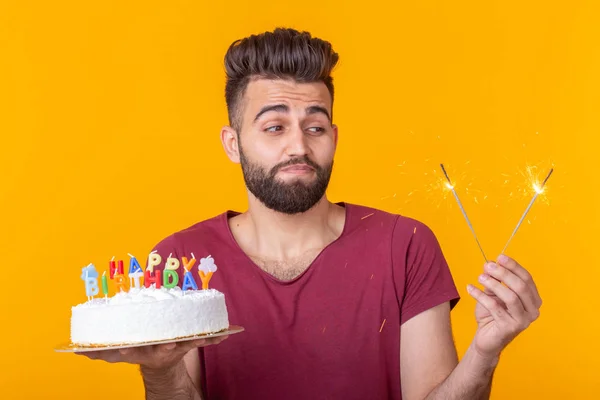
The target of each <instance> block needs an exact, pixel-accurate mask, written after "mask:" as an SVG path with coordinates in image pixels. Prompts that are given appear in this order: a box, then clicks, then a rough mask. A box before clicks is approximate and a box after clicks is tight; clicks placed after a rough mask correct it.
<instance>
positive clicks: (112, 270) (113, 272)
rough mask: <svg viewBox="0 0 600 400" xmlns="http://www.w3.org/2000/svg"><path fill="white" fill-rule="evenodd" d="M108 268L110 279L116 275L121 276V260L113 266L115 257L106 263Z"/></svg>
mask: <svg viewBox="0 0 600 400" xmlns="http://www.w3.org/2000/svg"><path fill="white" fill-rule="evenodd" d="M108 266H109V271H110V279H114V277H115V275H116V274H121V275H123V273H124V272H123V260H119V261H117V264H116V265H115V257H113V258H112V259H111V260H110V261H109V262H108Z"/></svg>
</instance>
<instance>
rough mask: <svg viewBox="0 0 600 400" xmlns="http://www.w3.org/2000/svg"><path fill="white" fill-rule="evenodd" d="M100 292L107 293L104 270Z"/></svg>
mask: <svg viewBox="0 0 600 400" xmlns="http://www.w3.org/2000/svg"><path fill="white" fill-rule="evenodd" d="M102 293H104V295H105V296H107V295H108V280H107V279H106V271H104V272H103V273H102Z"/></svg>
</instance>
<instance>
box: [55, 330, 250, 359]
mask: <svg viewBox="0 0 600 400" xmlns="http://www.w3.org/2000/svg"><path fill="white" fill-rule="evenodd" d="M243 330H244V328H243V327H241V326H237V325H230V326H229V328H228V329H226V330H224V331H221V332H216V333H207V334H201V335H193V336H186V337H180V338H176V339H166V340H155V341H150V342H142V343H120V344H113V345H105V346H102V345H94V346H82V345H74V344H72V343H64V344H60V345H58V346H56V347H55V348H54V351H56V352H57V353H85V352H89V351H102V350H116V349H127V348H130V347H143V346H154V345H157V344H166V343H178V342H188V341H190V340H198V339H211V338H215V337H219V336H227V335H233V334H236V333H240V332H242V331H243Z"/></svg>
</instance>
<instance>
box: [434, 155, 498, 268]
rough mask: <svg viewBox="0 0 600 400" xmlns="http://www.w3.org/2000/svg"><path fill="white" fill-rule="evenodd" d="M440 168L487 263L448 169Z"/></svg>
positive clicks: (442, 165)
mask: <svg viewBox="0 0 600 400" xmlns="http://www.w3.org/2000/svg"><path fill="white" fill-rule="evenodd" d="M440 167H442V172H443V173H444V175H445V176H446V179H447V180H448V184H447V185H446V187H447V188H448V189H450V190H451V191H452V194H453V195H454V198H455V199H456V202H457V203H458V208H460V211H462V214H463V216H464V217H465V220H466V221H467V225H469V229H471V232H472V233H473V237H474V238H475V241H476V242H477V246H478V247H479V250H480V251H481V254H482V255H483V259H484V260H485V262H486V263H487V262H488V258H487V257H486V255H485V252H484V251H483V247H481V243H479V239H478V238H477V234H476V233H475V229H474V228H473V225H472V224H471V221H470V220H469V217H468V216H467V212H466V211H465V208H464V207H463V205H462V203H461V201H460V199H459V198H458V194H456V190H454V185H452V181H451V180H450V177H449V176H448V173H447V172H446V168H444V164H440Z"/></svg>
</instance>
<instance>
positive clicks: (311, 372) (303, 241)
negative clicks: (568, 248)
mask: <svg viewBox="0 0 600 400" xmlns="http://www.w3.org/2000/svg"><path fill="white" fill-rule="evenodd" d="M337 60H338V55H337V54H336V53H335V52H334V51H333V49H332V47H331V45H330V44H329V43H328V42H325V41H323V40H320V39H318V38H313V37H311V35H310V34H309V33H306V32H302V33H301V32H298V31H295V30H291V29H276V30H275V31H273V32H266V33H263V34H261V35H256V36H255V35H253V36H250V37H248V38H245V39H243V40H239V41H236V42H234V43H233V44H232V46H231V47H230V48H229V50H228V52H227V55H226V57H225V66H226V71H227V84H226V90H225V92H226V100H227V107H228V111H229V120H230V126H227V127H224V128H223V129H222V131H221V141H222V144H223V148H224V149H225V152H226V153H227V156H228V157H229V158H230V159H231V161H233V162H236V163H240V164H241V166H242V171H243V175H244V180H245V183H246V186H247V189H248V200H249V207H248V210H247V211H246V212H244V213H236V212H232V211H229V212H226V213H223V214H222V215H220V216H217V217H215V218H213V219H210V220H207V221H203V222H200V223H198V224H196V225H194V226H192V227H190V228H188V229H185V230H183V231H181V232H177V233H175V234H174V235H171V236H169V237H168V238H166V239H165V240H163V241H162V242H161V243H159V244H158V245H157V246H156V250H158V251H159V252H160V253H162V254H169V253H173V254H174V255H175V256H177V257H181V256H189V254H191V253H195V254H201V255H208V254H211V255H212V256H213V257H214V259H215V260H216V262H217V264H218V265H219V273H218V274H215V275H214V277H213V279H212V280H211V287H213V288H215V289H217V290H220V291H222V292H224V293H225V296H226V301H227V305H228V309H229V315H230V320H231V321H232V322H233V323H235V324H239V325H242V326H244V327H245V332H243V333H240V334H237V335H234V336H232V337H230V338H229V339H228V340H226V341H224V342H223V343H220V342H222V341H223V339H212V340H198V341H196V342H193V343H180V344H171V345H162V346H151V347H143V348H139V349H127V350H120V351H114V352H98V353H95V354H92V355H91V357H92V358H102V359H104V360H106V361H110V362H128V363H135V364H139V365H140V366H141V372H142V375H143V380H144V385H145V388H146V397H147V398H148V399H202V398H205V399H302V400H305V399H346V400H347V399H361V400H363V399H401V398H402V399H407V400H421V399H445V400H448V399H484V398H488V397H489V392H490V387H491V380H492V374H493V372H494V369H495V367H496V365H497V363H498V359H499V356H500V353H501V351H502V350H503V349H504V348H505V347H506V345H507V344H508V343H509V342H510V341H511V340H512V339H513V338H514V337H515V336H516V335H518V334H519V333H520V332H521V331H523V330H524V329H525V328H527V326H529V324H530V323H531V322H532V321H534V320H535V319H536V318H537V317H538V315H539V311H538V310H539V308H540V306H541V300H540V297H539V295H538V292H537V289H536V287H535V284H534V282H533V281H532V279H531V276H530V275H529V273H528V272H527V271H526V270H525V269H524V268H523V267H521V266H520V265H519V264H518V263H517V262H516V261H514V260H512V259H511V258H508V257H506V256H504V255H502V256H500V257H499V258H498V260H497V262H490V263H487V264H486V265H485V266H484V273H483V274H482V275H481V276H480V277H479V282H480V283H481V284H482V285H483V287H484V291H482V290H480V289H477V288H476V287H474V286H469V287H468V291H469V294H470V295H471V296H473V297H474V298H475V299H476V300H477V307H476V312H475V313H476V318H477V322H478V329H477V332H476V333H475V336H474V339H473V342H472V344H471V345H470V347H469V348H468V350H467V352H466V353H465V355H464V357H463V358H462V360H461V361H460V362H458V357H457V353H456V350H455V346H454V343H453V338H452V330H451V326H450V310H451V308H452V307H453V306H454V305H455V304H456V302H457V301H458V299H459V295H458V292H457V290H456V288H455V286H454V283H453V280H452V276H451V274H450V272H449V269H448V266H447V264H446V261H445V259H444V256H443V254H442V251H441V249H440V246H439V244H438V242H437V240H436V238H435V236H434V234H433V233H432V232H431V231H430V230H429V229H428V228H427V227H426V226H424V225H423V224H421V223H419V222H418V221H415V220H412V219H410V218H406V217H403V216H398V215H393V214H389V213H386V212H383V211H379V210H375V209H370V208H366V207H361V206H357V205H352V204H344V203H340V204H333V203H331V202H329V201H328V200H327V197H326V194H325V191H326V188H327V185H328V182H329V178H330V174H331V171H332V167H333V157H334V154H335V149H336V144H337V139H338V128H337V126H335V125H334V124H333V123H332V117H333V97H334V96H333V94H334V90H333V83H332V78H331V76H330V73H331V70H332V69H333V67H334V66H335V64H336V63H337ZM217 343H219V344H218V345H215V344H217ZM88 354H89V353H88Z"/></svg>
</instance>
